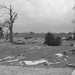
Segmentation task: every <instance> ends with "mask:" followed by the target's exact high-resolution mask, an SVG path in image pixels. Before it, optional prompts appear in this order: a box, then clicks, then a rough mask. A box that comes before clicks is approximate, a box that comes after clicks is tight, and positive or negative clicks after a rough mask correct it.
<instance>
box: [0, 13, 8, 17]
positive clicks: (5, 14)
mask: <svg viewBox="0 0 75 75" xmlns="http://www.w3.org/2000/svg"><path fill="white" fill-rule="evenodd" d="M6 14H9V13H4V14H2V15H1V16H0V18H1V17H3V16H4V15H6Z"/></svg>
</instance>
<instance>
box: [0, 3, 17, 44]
mask: <svg viewBox="0 0 75 75" xmlns="http://www.w3.org/2000/svg"><path fill="white" fill-rule="evenodd" d="M0 8H1V9H7V10H8V13H4V14H2V15H1V16H0V17H2V16H3V15H5V14H8V15H9V19H7V20H5V22H4V23H3V24H2V25H3V26H4V27H7V28H8V29H9V31H10V34H9V35H10V38H9V39H10V40H9V41H10V42H11V43H13V24H14V22H15V20H16V18H17V15H18V13H16V12H14V11H13V8H12V6H11V5H10V6H9V7H7V6H6V5H5V4H3V5H0Z"/></svg>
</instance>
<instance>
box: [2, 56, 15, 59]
mask: <svg viewBox="0 0 75 75" xmlns="http://www.w3.org/2000/svg"><path fill="white" fill-rule="evenodd" d="M13 58H14V56H7V57H6V58H3V59H13Z"/></svg>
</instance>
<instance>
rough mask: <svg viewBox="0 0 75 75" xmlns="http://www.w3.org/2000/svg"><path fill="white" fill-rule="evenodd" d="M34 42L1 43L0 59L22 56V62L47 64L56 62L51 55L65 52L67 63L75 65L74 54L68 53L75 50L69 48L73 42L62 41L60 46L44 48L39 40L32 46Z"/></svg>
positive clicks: (60, 65) (60, 64)
mask: <svg viewBox="0 0 75 75" xmlns="http://www.w3.org/2000/svg"><path fill="white" fill-rule="evenodd" d="M21 40H22V39H21ZM23 41H24V39H23ZM34 41H35V40H34V39H32V40H31V39H30V40H25V42H26V43H27V42H30V43H27V44H25V45H12V44H10V43H2V44H0V58H4V57H7V56H16V57H17V56H20V55H22V56H25V57H26V58H24V59H23V60H38V59H46V60H48V61H49V62H51V63H53V62H54V61H55V60H56V58H55V57H53V55H55V54H56V53H63V52H67V53H68V56H69V57H68V58H66V59H67V60H68V63H69V64H74V63H75V54H73V55H72V54H71V53H69V50H72V49H75V47H73V46H71V43H75V41H62V45H61V46H44V45H41V42H42V41H41V42H40V41H39V40H38V41H37V42H36V43H34V44H33V43H32V42H34ZM57 61H59V60H57ZM74 65H75V64H74ZM39 66H41V65H39ZM52 67H65V64H64V63H59V64H54V65H52Z"/></svg>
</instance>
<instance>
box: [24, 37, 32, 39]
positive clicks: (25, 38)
mask: <svg viewBox="0 0 75 75" xmlns="http://www.w3.org/2000/svg"><path fill="white" fill-rule="evenodd" d="M24 38H25V39H31V38H32V37H24Z"/></svg>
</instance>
